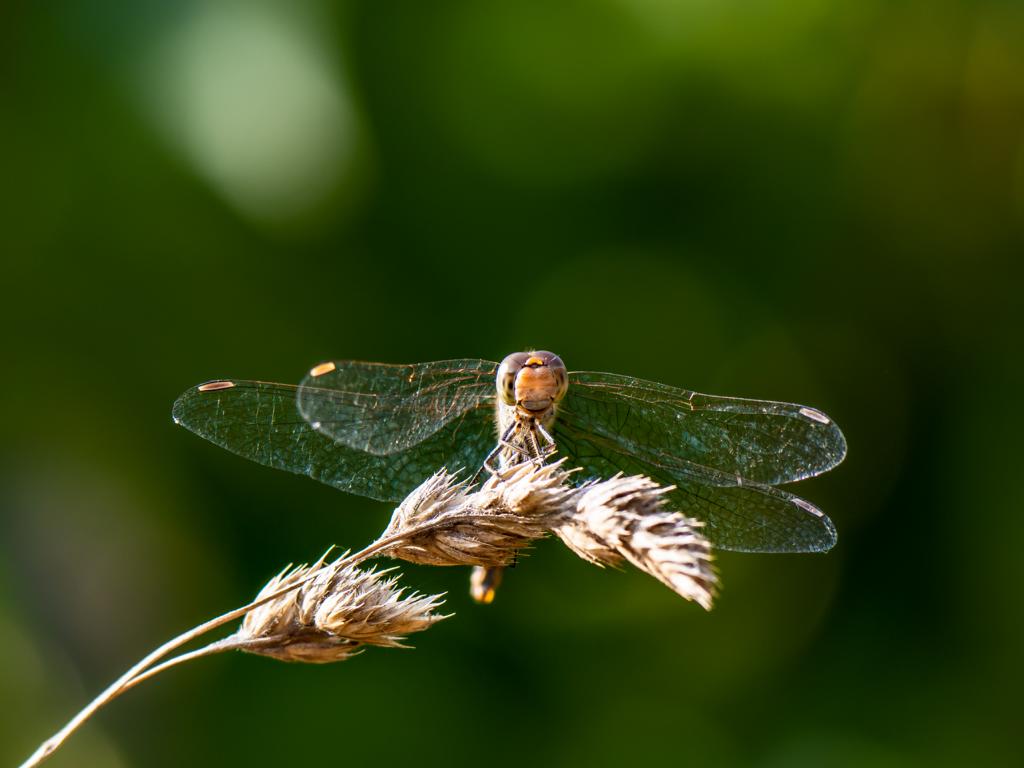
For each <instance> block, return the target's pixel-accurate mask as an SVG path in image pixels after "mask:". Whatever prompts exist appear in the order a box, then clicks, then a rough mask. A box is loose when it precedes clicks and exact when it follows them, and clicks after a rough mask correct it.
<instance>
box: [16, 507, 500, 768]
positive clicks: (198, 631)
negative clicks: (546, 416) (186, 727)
mask: <svg viewBox="0 0 1024 768" xmlns="http://www.w3.org/2000/svg"><path fill="white" fill-rule="evenodd" d="M477 517H481V518H482V517H486V516H485V515H464V516H460V517H459V519H460V520H461V521H465V520H471V519H474V518H477ZM446 524H448V521H447V520H440V521H438V520H432V521H430V522H427V523H423V524H421V525H418V526H414V527H412V528H409V529H408V530H405V531H402V532H399V533H396V534H393V535H392V536H388V537H386V538H382V539H377V541H374V542H373V543H372V544H370V545H369V546H367V547H366V548H365V549H362V550H360V551H359V552H356V553H355V554H353V555H349V556H348V557H345V558H342V559H341V560H339V561H338V562H335V563H331V564H329V565H324V566H321V567H320V568H317V569H316V570H314V571H312V572H311V573H309V574H307V576H306V577H305V578H303V579H301V580H300V581H297V582H296V583H294V584H289V585H288V586H286V587H283V588H282V589H280V590H278V591H277V592H274V593H273V594H270V595H266V596H264V597H261V598H259V599H257V600H253V601H252V602H251V603H248V604H247V605H243V606H242V607H241V608H236V609H235V610H233V611H228V612H227V613H224V614H221V615H220V616H217V617H216V618H213V619H210V620H209V621H206V622H203V623H202V624H199V625H198V626H196V627H193V628H192V629H190V630H188V631H186V632H183V633H182V634H180V635H178V636H177V637H175V638H173V639H171V640H168V641H167V642H166V643H164V644H163V645H161V646H160V647H158V648H156V649H155V650H153V651H152V652H150V653H149V654H148V655H147V656H145V657H144V658H142V659H141V660H140V661H139V662H137V663H136V664H135V665H134V666H133V667H131V669H129V670H128V671H127V672H125V673H124V674H123V675H121V676H120V677H119V678H117V680H115V681H114V682H113V683H111V684H110V685H109V686H108V687H107V688H106V690H104V691H103V692H102V693H101V694H100V695H99V696H97V697H96V698H95V699H93V700H92V701H91V702H89V703H88V704H87V705H86V706H85V707H84V708H82V709H81V710H80V711H79V712H78V714H76V715H75V716H74V717H73V718H71V720H69V721H68V722H67V724H66V725H65V726H64V727H63V728H61V729H60V730H59V731H57V732H56V733H55V734H53V736H51V737H50V738H48V739H47V740H46V741H44V742H43V743H42V744H40V745H39V748H38V749H37V750H36V751H35V752H33V753H32V755H31V756H30V757H29V758H28V759H27V760H26V761H25V762H24V763H22V764H21V768H33V767H34V766H37V765H40V764H41V763H42V762H43V761H44V760H46V759H47V758H48V757H49V756H50V755H52V754H53V753H54V752H55V751H56V750H57V749H58V748H59V747H60V746H61V745H62V744H63V743H64V742H65V741H67V739H68V737H69V736H70V735H71V734H72V733H74V732H75V731H77V730H78V729H79V728H80V727H81V726H82V724H83V723H85V721H86V720H88V719H89V718H90V717H92V716H93V715H94V714H96V712H97V711H98V710H99V709H100V708H102V707H103V706H105V705H106V704H109V703H110V702H111V701H113V700H114V699H115V698H117V697H118V696H119V695H120V694H121V693H123V692H124V691H126V690H127V689H128V688H131V687H132V686H133V685H135V683H136V682H141V681H142V679H144V677H143V675H144V673H146V671H147V670H149V668H150V667H152V666H153V664H155V663H156V662H158V661H159V660H160V659H162V658H164V657H165V656H167V654H169V653H170V652H171V651H173V650H175V649H177V648H180V647H181V646H183V645H186V644H187V643H190V642H192V641H193V640H195V639H196V638H198V637H201V636H202V635H205V634H206V633H207V632H210V631H212V630H214V629H217V628H218V627H222V626H224V625H225V624H227V623H228V622H231V621H234V620H236V619H239V618H241V617H242V616H245V614H247V613H248V612H249V611H251V610H253V609H254V608H259V607H260V606H261V605H263V604H264V603H269V602H270V601H271V600H276V599H277V598H279V597H282V596H283V595H286V594H288V593H289V592H292V591H294V590H296V589H298V588H299V587H301V586H303V585H305V584H306V583H308V582H310V581H312V580H313V579H314V578H316V576H317V575H319V573H320V572H321V570H322V569H323V568H339V567H345V566H353V565H358V564H359V563H362V562H364V561H365V560H368V559H370V558H371V557H378V556H380V555H383V554H385V553H386V551H387V550H388V549H389V548H391V547H394V546H396V545H397V544H400V543H401V542H403V541H405V540H406V539H407V538H409V537H411V536H416V535H419V534H421V533H424V532H426V531H429V530H431V529H432V528H437V527H443V526H444V525H446ZM225 639H228V638H225ZM216 645H217V644H216V643H212V644H211V645H209V646H206V647H204V648H200V649H199V651H197V652H193V653H191V654H182V656H179V657H176V659H172V660H171V661H172V662H174V664H171V663H170V662H168V664H167V665H166V666H164V665H161V666H162V667H163V668H165V669H166V668H167V667H169V666H174V665H176V664H178V663H182V662H185V661H189V660H190V659H194V658H199V657H200V656H207V655H210V654H212V653H216V652H218V651H221V650H227V648H226V647H223V648H220V647H218V648H214V646H216ZM203 651H205V652H203ZM153 674H156V672H155V671H154V672H153ZM145 676H146V677H150V676H152V675H148V674H147V675H145ZM137 677H140V678H142V679H140V680H138V681H136V679H135V678H137Z"/></svg>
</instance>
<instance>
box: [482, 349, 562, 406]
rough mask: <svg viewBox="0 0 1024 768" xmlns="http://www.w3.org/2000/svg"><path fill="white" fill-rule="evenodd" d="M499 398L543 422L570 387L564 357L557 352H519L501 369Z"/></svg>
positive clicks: (499, 371)
mask: <svg viewBox="0 0 1024 768" xmlns="http://www.w3.org/2000/svg"><path fill="white" fill-rule="evenodd" d="M497 387H498V397H499V398H501V401H502V402H503V403H505V405H514V406H515V407H516V408H517V409H519V410H520V411H522V412H523V413H524V414H525V415H528V416H533V417H535V418H537V419H544V418H545V417H547V416H548V415H550V414H551V412H552V410H553V409H554V407H555V404H556V403H557V402H558V401H559V400H561V399H562V398H563V397H564V396H565V392H566V390H567V389H568V388H569V379H568V374H567V373H566V370H565V363H563V362H562V358H560V357H559V356H558V355H556V354H555V353H554V352H544V351H540V352H516V353H514V354H511V355H509V356H508V357H506V358H505V359H504V360H502V361H501V365H500V366H499V367H498V378H497Z"/></svg>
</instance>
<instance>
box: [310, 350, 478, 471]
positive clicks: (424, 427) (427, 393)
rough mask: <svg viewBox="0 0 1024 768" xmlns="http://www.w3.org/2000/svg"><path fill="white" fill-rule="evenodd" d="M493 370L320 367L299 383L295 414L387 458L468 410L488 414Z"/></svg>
mask: <svg viewBox="0 0 1024 768" xmlns="http://www.w3.org/2000/svg"><path fill="white" fill-rule="evenodd" d="M497 367H498V365H497V363H492V362H489V361H487V360H443V361H441V362H436V363H418V364H415V365H386V364H382V363H363V362H357V361H352V360H343V361H337V362H330V363H323V364H321V365H318V366H316V367H315V368H313V370H312V371H310V373H309V375H308V376H306V378H305V379H303V380H302V384H301V385H300V386H299V390H298V405H299V411H300V412H301V413H302V416H303V417H304V418H305V419H306V421H308V422H309V423H310V424H311V425H312V426H313V427H314V429H316V430H317V431H319V432H322V433H323V434H325V435H327V436H329V437H331V438H333V439H334V440H336V441H337V442H339V443H341V444H342V445H345V446H347V447H349V448H352V449H355V450H359V451H364V452H366V453H370V454H373V455H375V456H391V455H393V454H397V453H402V452H404V451H406V450H408V449H409V448H411V447H412V446H415V445H418V444H419V443H422V442H423V441H424V440H426V439H427V438H429V437H431V436H432V435H434V434H436V433H437V432H438V431H440V430H442V429H443V428H444V427H446V426H447V425H449V424H452V423H453V422H456V421H458V420H459V419H461V417H462V416H464V415H465V414H467V413H468V412H470V411H473V410H475V409H479V408H485V409H489V410H490V411H491V412H492V413H493V407H494V397H495V394H494V392H495V390H494V372H495V370H496V369H497Z"/></svg>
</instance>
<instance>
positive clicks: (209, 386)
mask: <svg viewBox="0 0 1024 768" xmlns="http://www.w3.org/2000/svg"><path fill="white" fill-rule="evenodd" d="M233 386H235V382H233V381H208V382H206V383H205V384H200V385H199V386H198V387H197V389H198V390H199V391H200V392H214V391H216V390H218V389H231V388H232V387H233Z"/></svg>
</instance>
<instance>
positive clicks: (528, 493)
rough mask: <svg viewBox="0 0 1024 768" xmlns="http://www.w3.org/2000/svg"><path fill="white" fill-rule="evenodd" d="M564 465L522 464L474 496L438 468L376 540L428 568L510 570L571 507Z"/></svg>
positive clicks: (496, 477) (490, 481)
mask: <svg viewBox="0 0 1024 768" xmlns="http://www.w3.org/2000/svg"><path fill="white" fill-rule="evenodd" d="M561 463H562V462H558V463H556V464H549V465H544V466H540V467H538V466H536V465H534V464H520V465H517V466H514V467H511V468H509V469H507V470H504V471H502V472H500V473H498V474H496V475H494V476H492V477H491V478H489V479H488V480H487V481H486V482H485V483H484V484H483V485H482V486H481V487H480V488H479V489H478V490H475V491H474V490H472V489H471V487H470V486H469V484H468V482H466V481H461V482H459V481H456V479H455V476H454V475H452V474H449V473H448V472H447V471H445V470H443V469H442V470H441V471H439V472H437V473H436V474H434V475H433V476H431V477H430V478H428V479H427V480H426V481H425V482H423V483H422V484H421V485H420V486H419V487H418V488H417V489H416V490H414V491H413V492H412V493H411V494H409V496H408V497H407V498H406V499H405V501H403V502H402V503H401V504H400V505H399V506H398V508H397V509H396V510H395V512H394V514H393V515H392V517H391V522H390V524H389V525H388V527H387V529H386V530H385V531H384V533H383V534H382V536H381V539H382V540H391V539H394V540H395V543H394V544H390V545H389V546H388V548H387V554H389V555H391V556H392V557H397V558H400V559H402V560H407V561H409V562H413V563H423V564H426V565H477V566H503V565H509V564H510V563H512V562H513V561H514V560H515V559H516V555H517V554H518V552H519V551H520V550H521V549H523V548H524V547H526V546H529V545H530V544H531V543H532V542H534V541H536V540H537V539H539V538H541V537H543V536H545V535H547V533H548V531H549V529H550V526H551V523H552V521H553V520H555V519H557V518H558V517H559V516H560V515H562V514H564V511H565V509H566V506H567V504H569V503H570V502H571V497H572V495H573V493H574V490H573V489H572V488H570V487H569V486H568V485H567V484H566V479H567V477H568V473H567V472H565V471H564V470H563V469H561Z"/></svg>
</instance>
